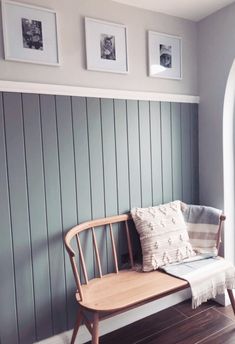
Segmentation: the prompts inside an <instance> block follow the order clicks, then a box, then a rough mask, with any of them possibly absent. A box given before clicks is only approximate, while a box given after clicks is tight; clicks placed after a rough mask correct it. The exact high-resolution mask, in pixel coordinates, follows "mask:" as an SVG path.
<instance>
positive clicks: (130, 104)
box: [127, 100, 141, 208]
mask: <svg viewBox="0 0 235 344" xmlns="http://www.w3.org/2000/svg"><path fill="white" fill-rule="evenodd" d="M127 113H128V115H127V133H128V159H129V182H130V184H129V186H130V207H131V208H132V207H140V206H141V180H140V149H139V120H138V102H137V101H135V100H128V101H127Z"/></svg>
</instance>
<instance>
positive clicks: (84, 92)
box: [0, 80, 200, 104]
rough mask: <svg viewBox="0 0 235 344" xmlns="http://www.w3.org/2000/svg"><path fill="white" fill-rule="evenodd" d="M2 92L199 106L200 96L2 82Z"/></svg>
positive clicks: (0, 81) (0, 89)
mask: <svg viewBox="0 0 235 344" xmlns="http://www.w3.org/2000/svg"><path fill="white" fill-rule="evenodd" d="M0 91H2V92H20V93H36V94H52V95H63V96H80V97H95V98H113V99H134V100H153V101H166V102H176V103H194V104H199V102H200V98H199V96H193V95H184V94H171V93H157V92H143V91H126V90H114V89H105V88H91V87H81V86H67V85H53V84H38V83H31V82H18V81H5V80H0Z"/></svg>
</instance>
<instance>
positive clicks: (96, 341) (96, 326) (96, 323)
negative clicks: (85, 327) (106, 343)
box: [92, 312, 99, 344]
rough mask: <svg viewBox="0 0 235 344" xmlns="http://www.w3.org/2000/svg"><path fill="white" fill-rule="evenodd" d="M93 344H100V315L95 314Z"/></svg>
mask: <svg viewBox="0 0 235 344" xmlns="http://www.w3.org/2000/svg"><path fill="white" fill-rule="evenodd" d="M92 344H99V313H98V312H97V313H95V314H94V318H93V326H92Z"/></svg>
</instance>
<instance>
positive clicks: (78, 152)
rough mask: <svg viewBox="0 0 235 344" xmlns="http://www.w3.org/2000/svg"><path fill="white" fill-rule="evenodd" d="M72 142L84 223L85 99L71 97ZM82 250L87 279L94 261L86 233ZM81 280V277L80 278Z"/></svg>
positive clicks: (87, 194)
mask: <svg viewBox="0 0 235 344" xmlns="http://www.w3.org/2000/svg"><path fill="white" fill-rule="evenodd" d="M72 113H73V116H72V119H73V141H74V159H75V176H76V195H77V207H78V209H77V211H78V219H77V222H84V221H85V220H88V219H91V218H92V213H91V183H90V181H91V176H90V155H89V151H90V150H89V142H88V123H87V107H86V99H85V98H78V97H72ZM81 243H82V247H83V248H84V252H83V254H84V259H85V262H86V267H87V274H88V277H89V278H92V277H93V276H94V260H93V254H92V239H91V236H89V235H87V233H82V234H81ZM82 278H83V276H82Z"/></svg>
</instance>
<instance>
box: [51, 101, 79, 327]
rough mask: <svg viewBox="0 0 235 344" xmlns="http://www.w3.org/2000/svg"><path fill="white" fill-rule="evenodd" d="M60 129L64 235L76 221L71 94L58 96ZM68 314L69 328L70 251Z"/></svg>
mask: <svg viewBox="0 0 235 344" xmlns="http://www.w3.org/2000/svg"><path fill="white" fill-rule="evenodd" d="M56 115H57V130H58V150H59V173H60V190H61V215H62V228H63V235H65V233H66V232H67V231H68V229H69V228H71V227H73V225H74V223H76V222H77V199H76V180H75V168H74V146H73V129H72V112H71V97H63V96H57V97H56ZM64 254H65V276H66V280H65V282H66V292H67V293H66V306H67V311H66V316H67V328H68V327H71V326H73V324H74V318H73V314H74V312H75V309H76V302H75V299H74V297H71V296H72V295H74V288H73V278H74V277H73V273H72V271H71V264H70V260H69V257H68V254H67V253H65V247H64Z"/></svg>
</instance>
